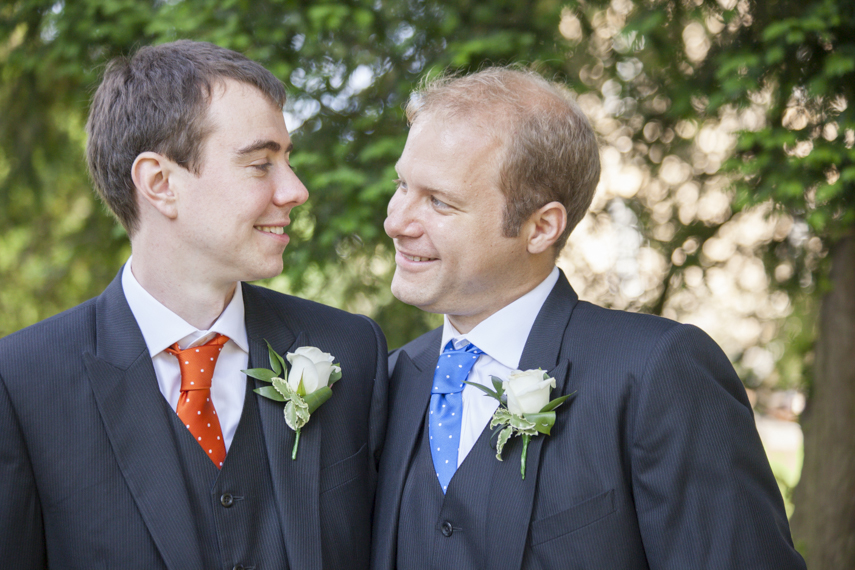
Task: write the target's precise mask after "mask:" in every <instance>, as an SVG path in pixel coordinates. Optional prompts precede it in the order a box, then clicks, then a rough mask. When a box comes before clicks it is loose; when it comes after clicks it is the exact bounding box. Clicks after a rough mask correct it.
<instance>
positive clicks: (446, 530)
mask: <svg viewBox="0 0 855 570" xmlns="http://www.w3.org/2000/svg"><path fill="white" fill-rule="evenodd" d="M440 528H441V529H442V536H451V533H453V532H454V527H452V526H451V523H450V522H448V521H445V522H444V523H442V526H441V527H440Z"/></svg>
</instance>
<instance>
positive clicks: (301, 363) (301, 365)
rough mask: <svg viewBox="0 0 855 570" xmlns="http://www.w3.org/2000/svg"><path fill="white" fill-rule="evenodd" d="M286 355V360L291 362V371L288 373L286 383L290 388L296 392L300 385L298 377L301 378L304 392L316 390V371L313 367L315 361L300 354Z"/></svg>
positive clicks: (309, 392)
mask: <svg viewBox="0 0 855 570" xmlns="http://www.w3.org/2000/svg"><path fill="white" fill-rule="evenodd" d="M288 356H289V358H288V360H289V361H290V362H291V371H290V372H289V373H288V385H289V386H290V387H291V389H292V390H294V391H295V392H296V391H297V389H298V387H299V385H300V378H302V379H303V388H304V389H305V391H306V394H311V393H312V392H314V391H315V390H317V389H318V372H317V370H316V369H315V363H314V362H312V361H311V360H310V359H308V358H306V357H305V356H302V355H300V354H293V355H292V354H289V355H288Z"/></svg>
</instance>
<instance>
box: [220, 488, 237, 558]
mask: <svg viewBox="0 0 855 570" xmlns="http://www.w3.org/2000/svg"><path fill="white" fill-rule="evenodd" d="M220 504H221V505H223V506H224V507H225V508H229V507H231V506H232V505H233V504H235V498H234V497H233V496H232V494H231V493H223V494H222V495H220ZM235 568H237V566H235Z"/></svg>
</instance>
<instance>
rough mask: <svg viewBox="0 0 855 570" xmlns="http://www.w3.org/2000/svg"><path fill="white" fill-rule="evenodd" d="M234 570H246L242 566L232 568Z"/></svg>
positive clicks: (237, 565) (236, 565)
mask: <svg viewBox="0 0 855 570" xmlns="http://www.w3.org/2000/svg"><path fill="white" fill-rule="evenodd" d="M232 570H244V568H243V566H241V565H240V564H235V565H234V566H232Z"/></svg>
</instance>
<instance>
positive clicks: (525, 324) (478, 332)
mask: <svg viewBox="0 0 855 570" xmlns="http://www.w3.org/2000/svg"><path fill="white" fill-rule="evenodd" d="M557 282H558V268H557V267H553V268H552V272H551V273H550V274H549V275H548V276H547V277H546V279H544V280H543V281H541V283H540V285H538V286H537V287H535V288H534V289H532V290H531V291H529V292H528V293H526V294H525V295H523V296H522V297H520V298H519V299H517V300H516V301H514V302H513V303H510V304H509V305H506V306H504V307H502V308H501V309H499V310H498V311H496V312H495V313H493V314H492V315H490V316H489V317H487V318H486V319H484V320H483V321H481V322H480V323H478V325H477V326H476V327H475V328H473V329H472V330H471V331H469V332H468V333H467V334H465V335H464V334H460V333H459V332H458V331H457V329H455V328H454V325H452V324H451V322H450V321H449V320H448V315H446V316H445V319H444V322H443V327H442V344H441V345H440V352H442V350H443V349H444V348H445V345H446V344H448V341H449V340H454V346H455V348H460V347H461V346H465V344H466V342H465V341H468V342H471V343H472V344H474V345H475V346H477V347H478V348H480V349H481V350H483V351H484V352H485V353H487V354H488V355H489V356H490V357H491V358H493V359H494V360H497V361H499V362H500V363H501V364H503V365H504V366H507V367H508V368H511V369H514V370H515V369H516V368H517V367H518V366H519V364H520V358H522V352H523V349H524V348H525V343H526V341H527V340H528V335H529V333H531V327H532V326H534V320H535V319H536V318H537V314H538V313H539V312H540V309H541V308H542V307H543V304H544V303H545V302H546V298H547V297H549V293H551V292H552V288H553V287H555V284H556V283H557Z"/></svg>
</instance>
